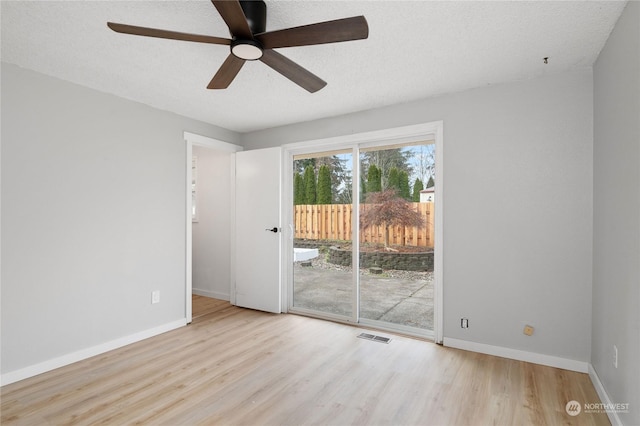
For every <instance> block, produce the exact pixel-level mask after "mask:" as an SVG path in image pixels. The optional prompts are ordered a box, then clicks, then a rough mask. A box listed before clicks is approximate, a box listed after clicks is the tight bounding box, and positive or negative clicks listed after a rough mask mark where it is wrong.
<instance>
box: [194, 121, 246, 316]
mask: <svg viewBox="0 0 640 426" xmlns="http://www.w3.org/2000/svg"><path fill="white" fill-rule="evenodd" d="M184 140H185V184H186V188H185V190H186V211H185V229H186V255H185V271H186V273H185V317H186V319H187V323H189V322H191V320H192V316H193V312H192V295H199V296H205V297H209V298H215V299H221V300H228V301H231V302H233V300H232V299H233V293H232V292H231V283H232V282H233V280H234V268H233V261H234V259H233V257H232V256H231V255H230V247H233V245H234V241H235V235H234V227H233V226H232V221H233V220H234V217H235V201H234V196H235V183H234V174H235V169H234V164H235V163H234V161H233V154H234V153H235V152H238V151H240V150H241V149H242V148H241V147H240V146H237V145H233V144H229V143H227V142H223V141H219V140H215V139H211V138H208V137H205V136H201V135H196V134H193V133H189V132H185V133H184Z"/></svg>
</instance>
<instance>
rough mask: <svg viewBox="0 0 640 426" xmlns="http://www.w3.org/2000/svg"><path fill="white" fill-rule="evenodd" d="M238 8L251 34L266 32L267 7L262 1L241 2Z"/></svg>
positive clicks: (243, 0)
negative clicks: (242, 13)
mask: <svg viewBox="0 0 640 426" xmlns="http://www.w3.org/2000/svg"><path fill="white" fill-rule="evenodd" d="M240 6H241V7H242V11H243V12H244V16H245V17H246V18H247V23H248V24H249V28H250V29H251V34H259V33H263V32H265V31H267V5H266V3H265V2H264V1H262V0H259V1H252V0H241V1H240Z"/></svg>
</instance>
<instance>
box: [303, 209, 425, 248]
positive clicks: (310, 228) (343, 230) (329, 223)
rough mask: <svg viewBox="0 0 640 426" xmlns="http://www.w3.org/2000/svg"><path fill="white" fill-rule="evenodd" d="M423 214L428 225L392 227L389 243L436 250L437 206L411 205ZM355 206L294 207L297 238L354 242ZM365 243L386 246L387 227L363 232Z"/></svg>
mask: <svg viewBox="0 0 640 426" xmlns="http://www.w3.org/2000/svg"><path fill="white" fill-rule="evenodd" d="M409 204H410V205H411V207H412V208H413V209H414V210H416V211H417V212H419V213H420V214H422V216H423V217H424V223H425V226H424V227H422V228H420V229H418V228H417V227H402V226H393V227H389V244H391V245H408V246H419V247H427V248H433V243H434V209H433V203H409ZM367 207H368V206H367V204H360V211H361V212H363V211H365V210H366V209H367ZM352 214H353V206H352V205H351V204H318V205H304V204H303V205H296V206H294V224H295V238H305V239H310V240H342V241H351V235H352V227H351V223H352ZM360 242H361V243H380V244H383V243H384V227H383V226H370V227H368V228H365V229H363V230H362V231H361V232H360Z"/></svg>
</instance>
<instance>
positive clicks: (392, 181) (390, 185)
mask: <svg viewBox="0 0 640 426" xmlns="http://www.w3.org/2000/svg"><path fill="white" fill-rule="evenodd" d="M387 189H392V190H394V191H396V192H397V193H398V194H399V193H400V171H399V170H398V168H397V167H392V168H391V169H389V178H388V179H387Z"/></svg>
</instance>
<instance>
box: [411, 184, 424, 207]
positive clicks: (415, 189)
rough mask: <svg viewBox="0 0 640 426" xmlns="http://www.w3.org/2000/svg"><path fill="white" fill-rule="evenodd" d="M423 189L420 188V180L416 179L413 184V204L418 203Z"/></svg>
mask: <svg viewBox="0 0 640 426" xmlns="http://www.w3.org/2000/svg"><path fill="white" fill-rule="evenodd" d="M423 189H424V187H423V186H422V181H421V180H420V178H416V181H415V182H414V184H413V197H412V198H413V201H414V202H415V203H418V202H420V191H422V190H423Z"/></svg>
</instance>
